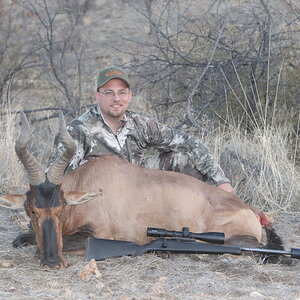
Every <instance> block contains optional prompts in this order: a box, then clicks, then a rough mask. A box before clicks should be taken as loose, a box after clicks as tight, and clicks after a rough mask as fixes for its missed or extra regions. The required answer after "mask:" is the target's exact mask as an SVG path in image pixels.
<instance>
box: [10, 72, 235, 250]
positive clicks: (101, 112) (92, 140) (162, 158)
mask: <svg viewBox="0 0 300 300" xmlns="http://www.w3.org/2000/svg"><path fill="white" fill-rule="evenodd" d="M131 99H132V91H131V90H130V83H129V79H128V76H127V74H126V73H125V71H124V70H122V69H120V68H117V67H109V68H106V69H104V70H101V71H100V73H99V77H98V80H97V90H96V92H95V100H96V105H95V106H94V107H92V108H91V109H90V110H88V111H87V112H85V113H84V114H82V115H81V116H79V117H77V118H76V119H74V120H73V121H72V122H71V123H70V125H69V126H68V127H67V128H68V131H69V133H70V135H71V136H72V137H73V139H74V140H75V141H76V143H77V151H76V153H75V155H74V156H73V158H72V159H71V161H70V164H69V166H68V167H67V169H66V172H69V171H71V170H73V169H75V168H77V167H78V165H81V164H84V163H85V162H87V161H88V160H89V159H93V158H95V157H98V156H99V155H102V154H113V155H117V156H119V157H121V158H123V159H125V160H128V161H130V162H132V163H133V164H136V165H141V166H144V167H148V168H156V169H164V170H169V171H176V172H181V173H185V174H188V175H191V176H194V177H196V178H198V179H200V180H204V181H208V182H209V183H211V184H213V185H215V186H217V187H218V188H221V189H223V190H225V191H227V192H229V193H233V188H232V186H231V184H230V181H229V179H228V178H227V177H226V176H225V175H224V172H223V171H222V169H221V168H220V166H219V165H218V164H217V163H216V162H215V160H214V159H213V157H212V155H211V154H210V153H209V151H208V150H207V148H206V147H205V146H204V145H203V144H202V143H201V142H200V140H198V139H196V138H195V137H192V136H189V135H187V134H185V133H183V132H178V131H175V130H174V129H172V128H171V127H170V126H167V125H164V124H161V123H159V122H157V121H156V120H153V119H149V118H145V117H143V116H140V115H139V114H137V113H133V112H131V111H129V110H127V108H128V105H129V103H130V101H131ZM55 144H57V147H56V151H55V153H54V155H53V156H52V159H51V160H52V161H54V160H55V158H56V157H58V156H59V155H60V154H61V153H62V152H63V151H64V146H63V145H62V144H61V143H58V141H57V140H56V141H55ZM151 149H154V150H157V151H156V152H157V153H156V154H152V155H149V156H147V153H146V152H147V150H151ZM34 243H35V235H34V233H33V232H32V231H31V232H29V233H25V234H20V235H18V236H17V237H16V238H15V239H14V241H13V245H14V246H15V247H18V246H21V245H26V244H34Z"/></svg>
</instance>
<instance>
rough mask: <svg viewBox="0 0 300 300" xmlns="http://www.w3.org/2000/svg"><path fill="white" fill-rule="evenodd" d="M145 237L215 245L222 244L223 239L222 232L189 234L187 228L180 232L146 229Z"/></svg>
mask: <svg viewBox="0 0 300 300" xmlns="http://www.w3.org/2000/svg"><path fill="white" fill-rule="evenodd" d="M147 236H153V237H170V238H183V239H194V240H200V241H203V242H208V243H215V244H224V239H225V234H224V233H223V232H203V233H194V232H190V230H189V228H188V227H183V228H182V231H173V230H166V229H163V228H153V227H148V228H147Z"/></svg>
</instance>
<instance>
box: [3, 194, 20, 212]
mask: <svg viewBox="0 0 300 300" xmlns="http://www.w3.org/2000/svg"><path fill="white" fill-rule="evenodd" d="M25 200H26V194H10V195H5V196H0V206H3V207H6V208H11V209H17V208H24V201H25Z"/></svg>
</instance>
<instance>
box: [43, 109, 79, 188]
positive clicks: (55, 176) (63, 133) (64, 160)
mask: <svg viewBox="0 0 300 300" xmlns="http://www.w3.org/2000/svg"><path fill="white" fill-rule="evenodd" d="M59 135H60V140H61V142H62V144H63V145H64V146H65V151H64V153H63V154H62V155H61V156H59V157H58V158H57V159H56V160H55V161H54V163H53V165H52V166H51V167H50V169H49V171H48V172H47V177H48V180H49V181H50V182H51V183H54V184H60V182H61V179H62V176H63V174H64V171H65V169H66V167H67V166H68V164H69V162H70V160H71V158H72V157H73V155H74V154H75V152H76V148H77V145H76V143H75V141H74V140H73V139H72V137H71V136H70V134H69V133H68V131H67V126H66V121H65V118H64V116H63V114H62V112H59Z"/></svg>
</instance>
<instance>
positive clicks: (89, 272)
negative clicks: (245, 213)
mask: <svg viewBox="0 0 300 300" xmlns="http://www.w3.org/2000/svg"><path fill="white" fill-rule="evenodd" d="M79 276H80V278H81V279H82V280H85V281H88V280H90V279H91V277H92V276H94V277H96V278H99V277H100V276H101V273H100V271H99V269H98V267H97V263H96V261H95V260H94V259H92V260H91V261H90V262H89V263H88V264H87V265H85V266H84V267H83V270H82V271H81V272H80V274H79Z"/></svg>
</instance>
